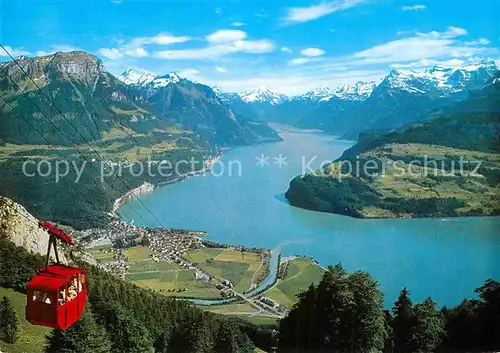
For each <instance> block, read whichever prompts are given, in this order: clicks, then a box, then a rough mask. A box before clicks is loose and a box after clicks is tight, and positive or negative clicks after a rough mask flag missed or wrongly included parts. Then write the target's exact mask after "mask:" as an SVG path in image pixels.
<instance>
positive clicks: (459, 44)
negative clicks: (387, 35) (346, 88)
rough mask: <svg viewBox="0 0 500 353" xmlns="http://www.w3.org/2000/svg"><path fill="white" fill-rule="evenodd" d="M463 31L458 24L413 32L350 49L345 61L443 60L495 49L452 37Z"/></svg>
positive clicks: (463, 32) (484, 53)
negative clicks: (349, 56) (402, 37)
mask: <svg viewBox="0 0 500 353" xmlns="http://www.w3.org/2000/svg"><path fill="white" fill-rule="evenodd" d="M466 33H467V31H466V30H465V29H462V28H458V27H448V29H447V30H446V31H444V32H436V31H433V32H429V33H417V34H416V35H415V36H413V37H409V38H404V39H398V40H394V41H390V42H387V43H384V44H381V45H377V46H374V47H372V48H369V49H366V50H363V51H360V52H357V53H354V54H353V55H352V58H350V59H349V58H346V61H347V64H350V65H367V64H384V63H387V64H392V63H404V62H413V61H418V60H421V59H437V58H440V59H442V60H446V59H447V58H463V57H469V56H473V55H476V54H480V55H481V54H482V55H486V54H490V53H494V52H498V49H496V48H488V47H484V46H470V45H466V44H465V42H463V41H460V40H458V39H456V37H459V36H462V35H465V34H466ZM478 44H479V43H478Z"/></svg>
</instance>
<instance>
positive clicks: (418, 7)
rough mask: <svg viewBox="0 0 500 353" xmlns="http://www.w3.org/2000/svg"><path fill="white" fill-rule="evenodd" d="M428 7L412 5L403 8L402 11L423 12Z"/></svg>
mask: <svg viewBox="0 0 500 353" xmlns="http://www.w3.org/2000/svg"><path fill="white" fill-rule="evenodd" d="M426 8H427V6H425V5H412V6H402V7H401V10H403V11H422V10H425V9H426Z"/></svg>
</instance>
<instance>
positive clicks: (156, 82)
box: [118, 69, 181, 88]
mask: <svg viewBox="0 0 500 353" xmlns="http://www.w3.org/2000/svg"><path fill="white" fill-rule="evenodd" d="M118 79H119V80H120V81H122V82H123V83H125V84H126V85H131V86H141V87H146V86H148V87H152V88H159V87H165V86H167V85H168V84H169V83H178V82H180V80H181V78H180V77H179V76H178V75H177V74H176V73H175V72H171V73H168V74H166V75H163V76H153V75H151V74H149V73H139V72H137V71H135V70H132V69H128V70H127V71H125V72H124V73H123V74H121V75H120V76H119V77H118Z"/></svg>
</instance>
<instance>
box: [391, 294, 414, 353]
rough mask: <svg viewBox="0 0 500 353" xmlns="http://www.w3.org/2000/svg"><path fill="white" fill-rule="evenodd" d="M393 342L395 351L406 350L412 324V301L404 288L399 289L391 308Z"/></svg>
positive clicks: (408, 346) (408, 347)
mask: <svg viewBox="0 0 500 353" xmlns="http://www.w3.org/2000/svg"><path fill="white" fill-rule="evenodd" d="M392 313H393V315H394V320H393V321H392V331H393V343H394V347H395V350H396V352H408V351H409V350H410V344H411V339H412V333H413V326H414V314H413V303H412V301H411V298H410V294H409V292H408V290H407V289H406V288H403V289H402V290H401V293H400V294H399V297H398V300H397V301H396V302H395V303H394V306H393V308H392Z"/></svg>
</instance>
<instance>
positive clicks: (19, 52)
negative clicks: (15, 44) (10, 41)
mask: <svg viewBox="0 0 500 353" xmlns="http://www.w3.org/2000/svg"><path fill="white" fill-rule="evenodd" d="M4 48H5V50H7V51H8V52H9V54H10V55H12V56H13V57H16V56H20V55H30V54H31V53H30V52H29V51H27V50H24V49H22V48H17V49H16V48H12V47H9V46H8V45H4ZM5 50H3V49H1V48H0V56H9V55H8V54H7V53H6V52H5Z"/></svg>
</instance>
